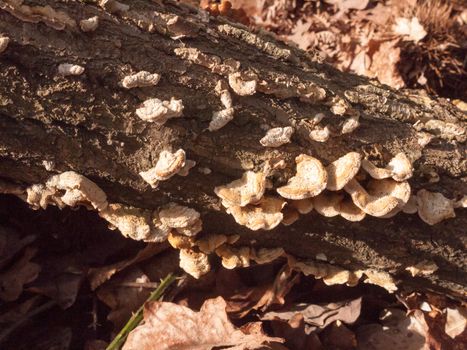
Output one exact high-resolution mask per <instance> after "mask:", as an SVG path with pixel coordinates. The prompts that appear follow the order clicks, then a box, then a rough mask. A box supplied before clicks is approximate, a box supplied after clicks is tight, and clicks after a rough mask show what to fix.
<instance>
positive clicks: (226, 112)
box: [208, 80, 235, 131]
mask: <svg viewBox="0 0 467 350" xmlns="http://www.w3.org/2000/svg"><path fill="white" fill-rule="evenodd" d="M215 91H216V93H217V94H219V96H220V100H221V103H222V105H223V106H224V109H222V110H220V111H214V112H213V113H212V119H211V122H210V123H209V127H208V130H209V131H216V130H219V129H220V128H222V127H224V126H225V125H226V124H227V123H228V122H230V121H231V120H232V119H233V118H234V112H235V110H234V108H233V102H232V96H231V95H230V92H229V88H228V86H227V84H226V83H225V82H224V81H222V80H219V81H218V82H217V85H216V89H215Z"/></svg>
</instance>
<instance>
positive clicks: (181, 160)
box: [139, 149, 186, 188]
mask: <svg viewBox="0 0 467 350" xmlns="http://www.w3.org/2000/svg"><path fill="white" fill-rule="evenodd" d="M185 161H186V156H185V151H184V150H182V149H179V150H177V151H176V152H175V153H172V152H170V151H162V152H161V153H160V154H159V159H158V160H157V163H156V166H155V167H153V168H151V169H149V170H146V171H141V172H140V173H139V175H140V176H141V177H142V178H143V180H144V181H146V182H147V183H148V184H149V185H151V187H152V188H157V185H158V184H159V181H165V180H167V179H169V178H171V177H172V176H174V175H175V174H177V173H179V172H180V171H181V170H182V169H183V167H184V166H185ZM182 174H183V172H182Z"/></svg>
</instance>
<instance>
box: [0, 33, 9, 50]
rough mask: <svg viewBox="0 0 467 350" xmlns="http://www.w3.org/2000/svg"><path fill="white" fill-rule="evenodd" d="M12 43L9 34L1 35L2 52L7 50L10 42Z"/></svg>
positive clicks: (0, 45) (0, 47)
mask: <svg viewBox="0 0 467 350" xmlns="http://www.w3.org/2000/svg"><path fill="white" fill-rule="evenodd" d="M9 43H10V38H9V37H7V36H2V37H0V53H2V52H3V51H5V50H6V48H7V47H8V44H9Z"/></svg>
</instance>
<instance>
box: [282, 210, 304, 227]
mask: <svg viewBox="0 0 467 350" xmlns="http://www.w3.org/2000/svg"><path fill="white" fill-rule="evenodd" d="M282 214H283V215H284V217H283V219H282V225H285V226H290V225H292V224H293V223H294V222H296V221H297V220H298V219H300V213H299V212H298V210H297V209H295V208H294V207H292V206H285V208H284V209H283V211H282Z"/></svg>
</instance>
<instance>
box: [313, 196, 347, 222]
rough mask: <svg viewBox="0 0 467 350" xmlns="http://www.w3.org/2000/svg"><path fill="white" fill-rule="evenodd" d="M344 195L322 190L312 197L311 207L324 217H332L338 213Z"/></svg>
mask: <svg viewBox="0 0 467 350" xmlns="http://www.w3.org/2000/svg"><path fill="white" fill-rule="evenodd" d="M343 199H344V195H343V194H341V193H334V192H322V193H320V194H319V195H317V196H316V197H313V207H314V209H315V210H316V211H317V212H318V214H320V215H323V216H326V217H334V216H337V215H339V214H340V203H341V202H342V200H343Z"/></svg>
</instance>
